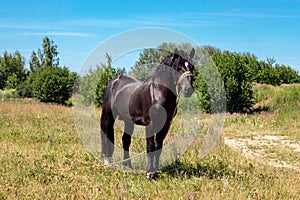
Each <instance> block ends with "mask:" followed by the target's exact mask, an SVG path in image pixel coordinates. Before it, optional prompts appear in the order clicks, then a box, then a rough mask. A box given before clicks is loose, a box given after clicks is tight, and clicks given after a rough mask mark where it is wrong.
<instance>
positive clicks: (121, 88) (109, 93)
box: [104, 76, 142, 118]
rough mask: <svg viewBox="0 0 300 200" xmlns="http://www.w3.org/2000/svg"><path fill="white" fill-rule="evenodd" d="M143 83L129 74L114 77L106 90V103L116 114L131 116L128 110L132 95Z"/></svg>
mask: <svg viewBox="0 0 300 200" xmlns="http://www.w3.org/2000/svg"><path fill="white" fill-rule="evenodd" d="M141 84H142V82H141V81H139V80H137V79H135V78H133V77H129V76H118V77H116V78H114V79H112V80H111V81H110V83H109V84H108V85H107V87H106V89H105V92H104V105H108V106H109V107H110V108H111V109H113V110H114V114H115V115H118V116H120V117H121V116H122V117H125V118H130V116H129V110H128V105H129V101H130V97H131V95H132V94H133V92H134V91H135V90H136V89H137V88H139V87H140V86H141ZM115 117H116V116H115Z"/></svg>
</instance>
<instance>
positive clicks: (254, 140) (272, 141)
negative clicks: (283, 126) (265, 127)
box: [224, 135, 300, 172]
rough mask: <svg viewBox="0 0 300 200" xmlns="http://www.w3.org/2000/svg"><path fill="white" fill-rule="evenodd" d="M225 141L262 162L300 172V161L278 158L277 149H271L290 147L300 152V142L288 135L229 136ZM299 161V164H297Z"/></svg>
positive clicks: (231, 146) (249, 156)
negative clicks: (294, 140)
mask: <svg viewBox="0 0 300 200" xmlns="http://www.w3.org/2000/svg"><path fill="white" fill-rule="evenodd" d="M224 142H225V144H226V145H227V146H229V147H230V148H232V149H235V150H236V151H240V152H241V153H242V154H244V155H245V156H246V157H248V158H250V159H255V160H257V161H258V162H260V163H263V164H267V165H270V166H273V167H283V168H289V169H293V170H297V171H299V172H300V165H299V164H300V163H299V162H300V161H295V160H294V162H288V161H284V160H282V159H281V160H280V159H278V155H277V154H276V151H271V152H270V148H271V149H272V148H278V147H283V148H288V149H290V150H292V151H293V153H297V154H299V153H300V144H299V143H296V142H293V141H291V140H290V139H289V138H288V137H287V136H274V135H264V136H254V137H251V138H229V137H225V139H224ZM295 162H298V165H296V164H295Z"/></svg>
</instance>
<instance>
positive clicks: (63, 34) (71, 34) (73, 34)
mask: <svg viewBox="0 0 300 200" xmlns="http://www.w3.org/2000/svg"><path fill="white" fill-rule="evenodd" d="M19 35H33V36H34V35H36V36H70V37H91V36H93V34H89V33H79V32H51V31H49V32H24V33H21V34H19Z"/></svg>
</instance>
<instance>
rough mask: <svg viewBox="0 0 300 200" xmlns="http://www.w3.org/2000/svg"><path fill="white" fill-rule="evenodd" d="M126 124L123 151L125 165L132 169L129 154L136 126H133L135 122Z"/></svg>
mask: <svg viewBox="0 0 300 200" xmlns="http://www.w3.org/2000/svg"><path fill="white" fill-rule="evenodd" d="M124 124H125V128H124V134H123V137H122V142H123V150H124V161H123V165H124V167H126V168H129V169H132V166H131V160H130V154H129V146H130V144H131V135H132V133H133V130H134V124H133V122H127V121H124Z"/></svg>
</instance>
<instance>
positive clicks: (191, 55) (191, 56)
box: [190, 48, 195, 59]
mask: <svg viewBox="0 0 300 200" xmlns="http://www.w3.org/2000/svg"><path fill="white" fill-rule="evenodd" d="M194 55H195V49H194V48H193V49H192V51H191V53H190V59H192V58H193V57H194Z"/></svg>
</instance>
